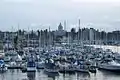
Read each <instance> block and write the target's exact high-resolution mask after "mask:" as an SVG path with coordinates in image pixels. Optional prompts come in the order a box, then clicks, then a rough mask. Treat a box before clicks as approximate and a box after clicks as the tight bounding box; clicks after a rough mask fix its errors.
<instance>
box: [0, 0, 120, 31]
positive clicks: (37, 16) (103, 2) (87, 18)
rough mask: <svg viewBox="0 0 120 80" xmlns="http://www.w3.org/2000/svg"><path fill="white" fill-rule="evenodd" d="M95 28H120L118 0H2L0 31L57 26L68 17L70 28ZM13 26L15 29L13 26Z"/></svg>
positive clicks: (0, 6) (0, 5) (52, 27)
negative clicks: (79, 26) (79, 25)
mask: <svg viewBox="0 0 120 80" xmlns="http://www.w3.org/2000/svg"><path fill="white" fill-rule="evenodd" d="M78 19H80V20H81V27H82V28H83V27H92V28H96V29H100V30H106V31H112V30H117V29H120V1H119V0H0V30H3V31H6V30H9V31H10V30H17V29H18V24H19V28H20V29H26V30H27V29H28V26H29V27H30V29H34V30H36V29H45V28H49V26H50V27H51V29H54V30H55V29H57V26H58V25H59V23H60V22H62V24H63V22H64V20H66V23H67V30H70V28H72V27H75V28H78V25H77V24H78ZM12 26H13V29H12Z"/></svg>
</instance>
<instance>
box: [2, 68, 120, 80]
mask: <svg viewBox="0 0 120 80" xmlns="http://www.w3.org/2000/svg"><path fill="white" fill-rule="evenodd" d="M0 80H120V74H116V73H112V72H107V71H97V73H96V74H92V73H90V74H87V73H74V74H62V73H60V74H59V75H57V76H55V75H53V74H51V73H49V74H47V73H45V72H44V71H43V70H39V71H37V72H35V73H33V72H31V73H30V72H29V73H22V72H21V71H20V70H8V71H7V72H5V73H0Z"/></svg>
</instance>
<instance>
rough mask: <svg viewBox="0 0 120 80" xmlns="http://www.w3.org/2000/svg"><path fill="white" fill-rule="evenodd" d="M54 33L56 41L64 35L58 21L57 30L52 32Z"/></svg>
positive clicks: (59, 40) (60, 39) (64, 32)
mask: <svg viewBox="0 0 120 80" xmlns="http://www.w3.org/2000/svg"><path fill="white" fill-rule="evenodd" d="M54 35H55V39H54V40H55V41H56V42H61V41H62V39H63V37H64V36H65V35H66V31H65V30H63V26H62V24H61V23H60V24H59V26H58V30H56V31H55V32H54Z"/></svg>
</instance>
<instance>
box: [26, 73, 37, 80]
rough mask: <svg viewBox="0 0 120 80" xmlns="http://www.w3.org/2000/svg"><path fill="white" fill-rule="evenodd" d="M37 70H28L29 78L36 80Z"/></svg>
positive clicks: (29, 79)
mask: <svg viewBox="0 0 120 80" xmlns="http://www.w3.org/2000/svg"><path fill="white" fill-rule="evenodd" d="M35 74H36V72H27V77H28V80H35Z"/></svg>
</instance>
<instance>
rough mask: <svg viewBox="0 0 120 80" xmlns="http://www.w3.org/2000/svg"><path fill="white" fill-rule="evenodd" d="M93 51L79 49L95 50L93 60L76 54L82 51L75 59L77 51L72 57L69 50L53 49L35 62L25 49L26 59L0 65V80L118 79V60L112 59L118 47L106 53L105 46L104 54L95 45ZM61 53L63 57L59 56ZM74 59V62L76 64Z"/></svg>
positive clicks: (119, 67)
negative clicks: (4, 66)
mask: <svg viewBox="0 0 120 80" xmlns="http://www.w3.org/2000/svg"><path fill="white" fill-rule="evenodd" d="M78 46H79V45H78ZM94 46H95V45H94ZM101 46H102V45H101ZM95 47H96V48H94V47H92V46H84V48H82V49H84V50H85V51H88V50H87V49H90V48H91V49H90V50H94V51H95V50H96V51H95V52H96V53H97V52H99V55H96V57H95V54H93V55H94V56H92V55H91V54H92V53H89V55H88V54H86V55H88V56H87V57H85V53H84V56H83V55H82V54H80V52H82V50H81V51H80V52H79V55H78V54H76V53H77V51H74V55H72V54H70V53H71V52H70V49H71V50H73V48H69V50H68V49H67V48H65V47H63V45H62V46H61V47H60V46H59V47H57V46H56V48H55V47H54V49H52V48H51V49H48V48H46V49H48V51H47V50H46V52H45V51H43V52H42V57H41V56H40V55H41V53H40V54H39V57H38V58H37V57H36V58H35V56H36V55H35V54H33V53H35V50H34V49H33V48H29V49H28V50H29V51H28V52H29V54H28V55H27V56H28V57H27V56H26V59H23V60H17V61H14V60H13V61H12V62H10V61H5V62H4V61H3V60H1V61H0V64H1V65H3V64H4V65H6V68H5V70H4V68H3V67H2V66H1V69H0V76H1V79H0V80H8V78H9V80H39V79H41V80H48V79H50V80H80V79H82V80H113V79H114V80H118V79H119V78H120V77H119V75H120V74H119V71H120V63H119V60H117V59H115V54H117V55H119V54H118V53H116V51H115V50H116V48H119V47H118V46H114V48H111V49H110V46H109V47H108V46H106V49H105V50H103V49H102V48H101V47H100V46H99V45H96V46H95ZM102 47H105V46H102ZM80 48H81V47H80ZM75 49H77V48H75ZM79 50H80V49H79ZM85 51H84V52H85ZM101 51H102V52H101ZM65 52H67V53H66V54H60V53H65ZM68 52H69V53H68ZM75 52H76V53H75ZM90 52H91V51H90ZM92 52H93V51H92ZM30 53H31V54H30ZM47 53H49V54H47ZM86 53H87V52H86ZM101 54H102V55H101ZM111 54H112V55H111ZM66 55H67V56H66ZM71 55H72V56H71ZM75 55H76V56H75ZM37 56H38V54H37ZM43 56H44V57H43ZM81 56H82V57H81ZM33 57H34V58H33ZM40 57H41V58H40ZM74 57H75V58H74ZM103 57H104V58H103ZM77 58H78V60H76V59H77ZM15 60H16V59H15ZM31 62H32V63H31ZM38 62H39V64H40V65H41V66H42V67H41V68H37V67H38ZM17 63H19V65H17ZM96 63H98V64H96ZM9 64H10V65H11V64H13V67H12V66H11V68H9V67H10V66H9ZM108 64H109V65H108ZM40 65H39V66H40ZM15 66H18V67H19V68H18V67H17V68H16V67H15ZM7 68H8V69H7ZM20 76H21V77H20ZM114 77H115V78H114Z"/></svg>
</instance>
